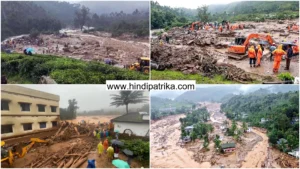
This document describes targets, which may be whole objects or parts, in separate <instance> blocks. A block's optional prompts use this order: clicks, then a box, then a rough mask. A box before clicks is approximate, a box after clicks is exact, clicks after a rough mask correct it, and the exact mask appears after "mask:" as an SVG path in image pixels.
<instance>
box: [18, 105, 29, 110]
mask: <svg viewBox="0 0 300 169" xmlns="http://www.w3.org/2000/svg"><path fill="white" fill-rule="evenodd" d="M20 105H21V111H30V103H20Z"/></svg>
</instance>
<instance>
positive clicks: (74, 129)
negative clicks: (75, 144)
mask: <svg viewBox="0 0 300 169" xmlns="http://www.w3.org/2000/svg"><path fill="white" fill-rule="evenodd" d="M93 129H94V126H93V125H75V124H73V123H71V124H66V125H62V126H61V127H60V128H59V130H58V131H57V132H56V134H55V135H54V136H53V137H52V140H53V141H61V140H62V141H65V140H69V139H71V138H76V137H84V136H90V135H91V134H92V131H93Z"/></svg>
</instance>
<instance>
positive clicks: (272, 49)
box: [270, 43, 276, 61]
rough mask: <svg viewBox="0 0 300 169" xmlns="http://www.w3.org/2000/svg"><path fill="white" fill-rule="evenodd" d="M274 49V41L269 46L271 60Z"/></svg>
mask: <svg viewBox="0 0 300 169" xmlns="http://www.w3.org/2000/svg"><path fill="white" fill-rule="evenodd" d="M275 49H276V46H275V43H273V44H272V45H271V46H270V53H271V56H270V61H272V57H273V51H274V50H275Z"/></svg>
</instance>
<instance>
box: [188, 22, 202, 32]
mask: <svg viewBox="0 0 300 169" xmlns="http://www.w3.org/2000/svg"><path fill="white" fill-rule="evenodd" d="M196 26H197V28H196V30H199V28H200V27H201V26H202V23H201V22H199V21H197V22H193V23H192V25H191V27H190V31H194V30H195V27H196Z"/></svg>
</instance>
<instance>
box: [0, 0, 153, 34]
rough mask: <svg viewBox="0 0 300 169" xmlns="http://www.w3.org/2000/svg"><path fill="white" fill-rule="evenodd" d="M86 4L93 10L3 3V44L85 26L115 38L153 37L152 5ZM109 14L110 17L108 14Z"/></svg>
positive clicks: (51, 3) (52, 3)
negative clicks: (15, 38)
mask: <svg viewBox="0 0 300 169" xmlns="http://www.w3.org/2000/svg"><path fill="white" fill-rule="evenodd" d="M85 3H86V4H87V5H89V6H91V7H92V9H89V8H88V7H84V6H82V5H81V4H79V3H69V2H58V1H1V22H2V23H1V29H2V30H1V33H2V36H1V40H4V39H6V38H8V37H10V36H16V35H21V34H39V33H55V32H58V31H59V30H60V29H61V28H65V27H71V28H74V27H75V28H82V26H83V25H84V26H93V27H95V28H96V30H99V31H106V32H111V33H112V34H113V36H120V35H121V34H122V33H133V34H135V35H136V36H138V37H140V36H142V37H144V36H148V35H149V24H150V23H149V10H148V8H149V3H148V2H147V3H145V2H143V3H137V4H140V5H138V6H137V5H130V4H132V3H135V2H109V3H108V2H105V3H104V2H90V3H87V2H84V3H83V4H85ZM92 4H94V5H92ZM95 4H96V5H95ZM101 4H102V5H103V6H101V8H100V7H99V6H100V5H101ZM116 4H118V5H116ZM122 4H123V5H122ZM125 4H126V5H125ZM147 4H148V5H147ZM116 6H117V7H118V8H116ZM129 6H130V7H129ZM98 7H99V9H98V10H97V8H98ZM123 7H124V10H125V11H127V12H126V13H125V12H124V11H123V10H122V8H123ZM135 7H137V8H135ZM103 8H106V9H107V10H103V11H102V12H101V15H99V13H100V12H98V11H100V10H101V9H103ZM112 10H113V12H111V11H112ZM129 10H130V11H129ZM94 11H96V12H94ZM108 11H110V13H106V12H108ZM97 13H98V14H97Z"/></svg>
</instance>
